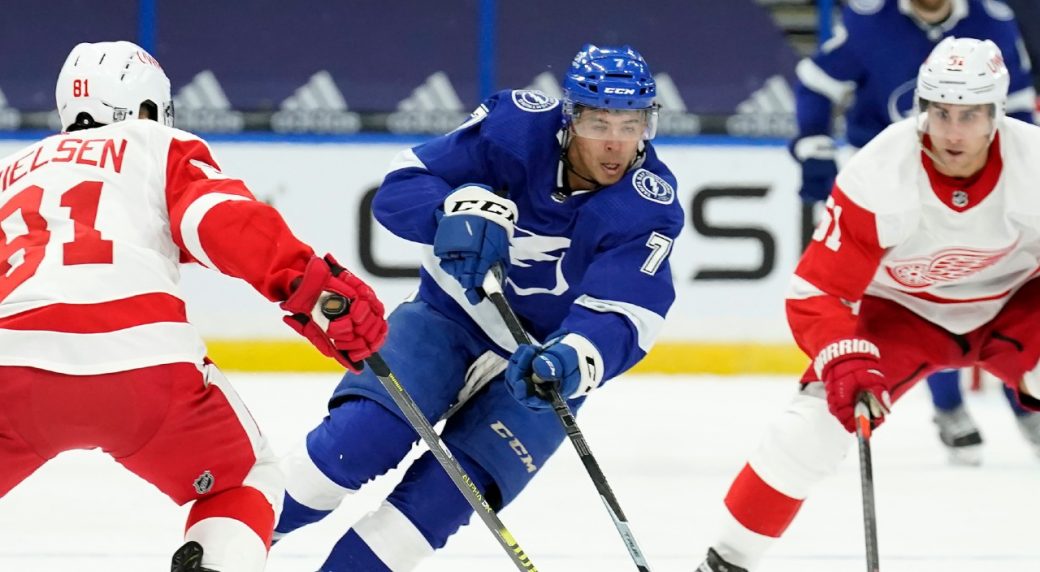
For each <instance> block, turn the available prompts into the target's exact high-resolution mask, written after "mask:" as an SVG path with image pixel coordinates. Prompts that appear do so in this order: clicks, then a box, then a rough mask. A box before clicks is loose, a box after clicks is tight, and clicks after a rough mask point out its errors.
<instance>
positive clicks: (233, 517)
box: [184, 487, 274, 572]
mask: <svg viewBox="0 0 1040 572" xmlns="http://www.w3.org/2000/svg"><path fill="white" fill-rule="evenodd" d="M273 527H274V509H273V508H272V507H271V503H270V502H269V501H268V500H267V498H265V497H264V495H263V494H262V493H260V491H258V490H256V489H254V488H252V487H237V488H233V489H228V490H226V491H223V492H220V493H218V494H216V495H214V496H212V497H207V498H204V499H201V500H198V501H195V504H194V505H192V507H191V511H190V512H189V513H188V522H187V525H186V526H185V532H184V539H185V541H191V540H194V541H196V542H198V543H199V544H201V545H202V547H203V549H204V552H203V558H202V566H203V567H204V568H212V569H214V570H221V571H226V572H259V571H261V570H263V569H264V565H265V563H266V562H267V549H268V548H269V547H270V545H271V530H272V528H273Z"/></svg>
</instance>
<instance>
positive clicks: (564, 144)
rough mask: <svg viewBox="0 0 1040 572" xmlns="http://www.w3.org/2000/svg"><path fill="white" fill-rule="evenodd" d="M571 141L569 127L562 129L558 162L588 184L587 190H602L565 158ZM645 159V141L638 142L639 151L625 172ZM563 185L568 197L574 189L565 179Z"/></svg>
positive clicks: (598, 184) (597, 183) (596, 182)
mask: <svg viewBox="0 0 1040 572" xmlns="http://www.w3.org/2000/svg"><path fill="white" fill-rule="evenodd" d="M572 139H573V135H572V134H571V129H570V127H566V128H564V129H563V137H562V138H561V139H560V162H561V163H563V166H564V168H565V169H567V171H568V172H571V173H574V176H575V177H578V178H579V179H581V180H583V181H585V182H586V183H589V184H590V185H592V188H591V189H589V190H590V191H598V190H600V189H602V188H603V185H601V184H600V183H599V182H598V181H596V180H594V179H590V178H588V177H586V176H585V175H582V174H581V173H579V172H578V170H577V169H575V168H574V165H573V164H572V163H571V159H570V157H568V156H567V151H568V150H569V149H570V147H571V140H572ZM645 158H646V141H640V142H639V149H638V150H637V151H636V156H635V157H634V158H633V159H632V162H631V163H629V164H628V166H627V167H625V171H628V170H629V169H631V168H632V166H633V165H637V164H640V163H642V162H643V159H645ZM563 184H564V186H565V188H566V190H567V193H566V194H567V195H570V194H571V191H573V190H574V189H572V188H570V187H571V186H570V184H569V183H568V182H567V177H564V178H563Z"/></svg>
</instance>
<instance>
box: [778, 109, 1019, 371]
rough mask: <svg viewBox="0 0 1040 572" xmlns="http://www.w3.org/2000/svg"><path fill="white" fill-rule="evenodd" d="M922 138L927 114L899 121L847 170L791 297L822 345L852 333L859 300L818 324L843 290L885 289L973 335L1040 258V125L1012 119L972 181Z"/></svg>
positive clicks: (792, 309)
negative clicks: (939, 161) (958, 175)
mask: <svg viewBox="0 0 1040 572" xmlns="http://www.w3.org/2000/svg"><path fill="white" fill-rule="evenodd" d="M920 145H921V144H920V143H919V142H918V137H917V132H916V124H915V119H907V120H904V121H901V122H899V123H895V124H893V125H892V126H890V127H888V128H887V129H886V130H885V131H883V132H882V133H881V134H880V135H878V137H876V138H875V139H874V140H872V141H871V142H870V143H869V144H868V145H867V146H866V147H864V148H863V149H862V150H861V151H860V152H859V153H857V154H856V155H855V156H854V157H853V158H852V159H851V160H850V161H849V164H848V165H846V167H845V168H844V169H842V171H841V173H840V174H839V175H838V178H837V181H836V183H835V189H834V192H833V193H832V196H831V199H829V200H828V202H827V207H828V210H827V217H826V219H825V220H824V221H822V223H821V225H820V226H819V227H818V228H817V230H816V233H815V234H814V236H813V238H814V242H813V243H812V245H811V246H810V247H809V249H808V250H807V251H806V253H805V255H804V256H803V257H802V260H801V262H800V263H799V265H798V268H797V270H796V275H795V278H794V281H793V285H792V290H791V293H790V295H789V297H788V298H789V300H788V310H789V315H790V316H791V322H792V328H793V329H794V330H795V336H796V338H800V339H799V342H800V343H801V344H802V345H803V347H807V348H808V349H809V350H810V351H811V352H813V353H811V354H810V355H815V351H818V350H819V349H821V348H822V347H823V345H825V344H826V343H829V341H833V340H834V339H840V338H842V337H846V336H847V335H848V334H850V332H851V330H850V328H851V327H853V325H854V321H855V320H854V318H852V316H851V313H849V312H848V311H847V309H846V311H845V312H844V313H845V314H846V315H848V317H847V318H844V319H836V320H834V321H833V323H831V324H830V325H826V326H820V325H818V324H817V325H815V326H810V325H808V322H809V321H810V320H808V319H807V318H810V317H813V318H814V320H818V319H819V318H820V317H822V316H827V317H836V315H834V312H833V308H837V307H841V306H842V304H841V303H838V304H835V302H833V300H834V299H837V300H838V301H839V302H841V301H843V302H844V303H845V305H846V306H847V305H849V304H852V305H853V307H854V304H855V302H857V301H858V300H859V299H860V298H861V297H862V296H863V295H864V294H868V295H872V296H877V297H880V298H885V299H888V300H892V301H894V302H896V303H898V304H900V305H901V306H903V307H905V308H907V309H909V310H910V311H912V312H914V313H915V314H917V315H919V316H921V317H922V318H924V319H926V320H928V321H930V322H932V323H934V324H937V325H939V326H941V327H942V328H944V329H946V330H948V331H950V332H953V333H955V334H962V333H966V332H969V331H972V330H974V329H976V328H978V327H980V326H982V325H983V324H985V323H986V322H988V321H990V320H991V319H993V317H994V316H996V315H997V313H998V312H999V311H1000V310H1001V308H1003V307H1004V305H1005V304H1006V303H1007V301H1008V299H1010V297H1011V296H1012V295H1013V294H1014V293H1015V292H1016V291H1017V290H1018V289H1019V288H1020V287H1021V286H1022V285H1023V284H1025V283H1026V282H1027V281H1028V280H1030V279H1031V278H1033V277H1034V276H1035V275H1036V273H1037V271H1038V268H1040V162H1038V161H1036V159H1035V155H1036V153H1037V152H1038V151H1040V127H1036V126H1033V125H1030V124H1027V123H1024V122H1021V121H1018V120H1015V119H1011V118H1005V119H1004V121H1003V122H1002V125H1001V127H1000V129H999V131H998V135H997V137H996V139H995V140H994V142H993V144H992V145H991V146H990V147H991V148H990V155H989V158H988V160H987V163H986V166H985V167H984V168H983V170H982V172H981V173H980V174H979V175H978V176H977V177H974V178H973V179H972V180H970V181H967V184H962V183H959V182H958V181H956V180H954V179H951V178H949V177H944V176H942V175H940V174H939V173H937V172H936V171H935V169H934V166H933V165H932V162H931V159H929V158H927V157H925V156H924V154H923V153H922V150H921V147H920ZM827 299H830V300H832V301H826V300H827ZM825 308H829V309H825ZM799 330H803V331H802V333H801V334H800V333H799ZM809 330H813V331H812V333H809ZM804 336H807V337H808V338H811V339H801V338H802V337H804ZM814 350H815V351H814Z"/></svg>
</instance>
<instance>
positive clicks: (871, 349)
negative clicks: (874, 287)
mask: <svg viewBox="0 0 1040 572" xmlns="http://www.w3.org/2000/svg"><path fill="white" fill-rule="evenodd" d="M880 360H881V352H880V351H878V348H877V346H875V345H874V344H873V343H871V342H868V341H867V340H861V339H847V340H838V341H836V342H833V343H831V344H829V345H827V346H826V347H825V348H823V350H821V351H820V353H819V355H817V356H816V360H815V361H814V362H813V364H814V366H815V368H816V373H817V374H818V375H819V376H820V379H821V380H822V381H823V385H824V387H826V388H827V408H828V409H830V412H831V414H832V415H834V416H835V417H837V418H838V421H840V422H841V424H842V425H844V426H845V429H846V430H847V431H848V432H849V433H855V432H856V420H855V414H854V410H855V407H856V402H857V401H859V400H860V398H861V396H864V397H865V398H866V399H867V402H868V405H869V406H870V413H871V418H872V419H873V421H874V426H875V427H876V426H877V425H880V424H881V422H882V421H884V416H885V415H887V414H888V411H889V409H890V408H891V407H892V399H891V398H890V397H889V395H888V387H887V386H886V385H885V376H884V375H883V374H882V373H881V369H880Z"/></svg>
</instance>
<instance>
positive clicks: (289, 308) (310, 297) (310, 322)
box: [281, 254, 386, 373]
mask: <svg viewBox="0 0 1040 572" xmlns="http://www.w3.org/2000/svg"><path fill="white" fill-rule="evenodd" d="M334 294H339V295H341V296H343V297H345V298H346V299H347V300H348V301H349V308H348V311H347V312H346V313H345V314H343V315H341V316H339V317H337V318H335V319H333V320H329V319H328V318H326V317H325V315H324V314H322V311H321V304H322V302H324V301H325V300H326V299H327V298H329V296H332V295H334ZM281 307H282V309H283V310H285V311H286V312H289V313H290V314H292V315H290V316H286V317H284V318H283V320H285V323H286V324H289V326H290V327H291V328H292V329H294V330H296V331H297V332H299V333H300V335H302V336H303V337H305V338H307V340H308V341H310V342H311V343H312V344H314V347H316V348H318V351H320V352H321V353H323V354H325V355H327V356H329V357H331V358H334V359H335V360H336V361H338V362H340V363H341V364H343V365H344V366H346V367H347V369H349V370H351V371H353V372H355V373H356V372H359V371H361V367H362V362H363V361H364V359H365V358H367V357H368V356H370V355H372V354H373V353H375V351H376V350H378V349H379V347H380V346H381V345H383V340H385V339H386V319H384V318H383V304H382V303H381V302H380V301H379V299H378V298H376V295H375V293H374V292H373V291H372V289H371V288H369V287H368V284H365V283H364V282H362V281H361V279H360V278H358V277H357V276H354V275H353V274H351V273H350V272H347V270H346V269H344V268H343V267H342V266H340V265H339V263H337V262H336V260H335V259H334V258H332V255H331V254H326V255H325V258H318V257H317V256H315V257H314V258H311V260H310V262H308V263H307V268H306V269H305V270H304V272H303V276H302V277H301V278H300V279H299V281H298V283H297V284H294V286H293V292H292V294H291V295H290V296H289V299H288V300H286V301H285V302H282V304H281ZM341 352H346V354H347V356H348V357H349V358H350V359H347V357H344V356H343V354H342V353H341Z"/></svg>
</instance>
